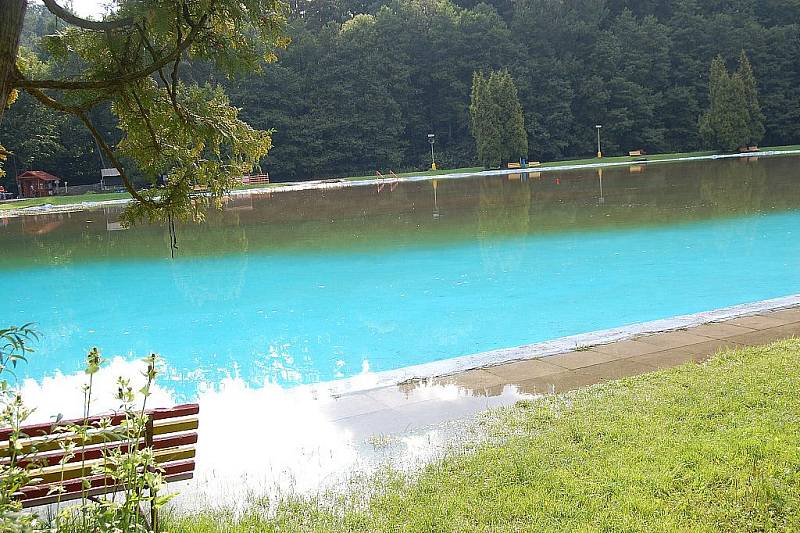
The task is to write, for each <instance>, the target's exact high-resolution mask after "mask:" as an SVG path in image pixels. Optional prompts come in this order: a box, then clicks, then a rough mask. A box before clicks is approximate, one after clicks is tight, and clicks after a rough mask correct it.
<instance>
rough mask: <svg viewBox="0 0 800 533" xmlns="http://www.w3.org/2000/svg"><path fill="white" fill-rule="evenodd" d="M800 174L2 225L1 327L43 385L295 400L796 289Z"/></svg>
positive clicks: (509, 187) (792, 162) (438, 193)
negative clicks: (150, 222)
mask: <svg viewBox="0 0 800 533" xmlns="http://www.w3.org/2000/svg"><path fill="white" fill-rule="evenodd" d="M798 163H800V159H799V158H796V157H783V158H770V159H761V160H757V161H752V160H750V161H748V160H732V161H710V162H693V163H681V164H664V165H658V166H656V165H654V166H650V167H647V166H638V167H637V166H635V167H631V168H627V167H626V168H617V169H605V170H598V169H591V170H588V169H587V170H580V171H570V172H561V173H541V174H532V175H531V176H530V177H528V178H527V179H526V178H525V176H520V175H511V176H494V177H474V178H464V179H458V180H439V181H433V182H430V181H429V182H413V183H399V184H392V185H390V184H384V185H377V186H376V185H370V186H359V187H347V188H341V189H326V190H307V191H295V192H274V193H272V194H258V195H251V196H241V197H236V198H234V199H233V200H231V201H230V202H228V204H227V205H226V206H225V209H224V210H223V211H221V212H212V213H210V214H209V220H208V222H207V223H206V224H204V225H200V226H183V227H180V228H179V230H178V239H179V250H178V255H177V257H176V258H175V259H174V260H173V259H170V253H169V238H168V236H167V234H166V232H165V230H164V229H163V228H161V227H136V228H133V229H130V230H120V227H119V224H118V220H117V215H118V211H117V210H115V209H106V210H95V211H86V212H77V213H69V214H67V213H64V214H52V215H42V216H30V217H21V218H17V219H6V220H0V250H2V252H0V291H2V294H3V296H4V298H3V299H4V303H3V305H2V311H0V314H1V315H2V321H1V322H2V324H21V323H25V322H31V321H33V322H36V323H37V325H38V328H39V330H40V331H41V332H42V334H43V338H42V340H41V342H40V343H39V344H38V347H37V352H36V353H35V354H34V356H32V357H31V361H30V363H29V364H28V365H26V366H25V367H23V368H22V369H21V373H22V374H23V375H24V376H28V377H33V378H35V379H41V378H42V377H44V376H47V375H53V374H54V373H56V372H62V373H64V374H70V373H73V372H76V371H78V370H79V369H80V368H81V363H82V360H83V356H84V354H85V352H86V351H87V350H88V349H89V348H90V347H92V346H99V347H100V348H101V349H102V351H103V353H104V354H105V355H106V356H107V357H111V356H114V355H120V356H122V357H124V358H126V359H135V358H140V357H143V356H144V355H146V354H147V353H148V352H150V351H155V352H158V353H160V354H162V355H163V356H164V357H165V358H166V361H167V379H166V382H165V386H167V387H169V388H170V389H172V390H173V391H174V392H175V393H176V397H177V398H178V399H192V398H194V397H196V396H197V394H198V391H199V390H203V389H205V388H208V387H211V388H213V387H214V385H215V384H216V383H219V382H220V381H221V380H222V379H224V378H225V377H228V376H237V377H239V378H241V379H242V380H244V382H246V383H248V384H249V385H251V386H260V385H263V384H265V383H277V384H279V385H281V386H283V387H292V386H294V385H298V384H303V383H316V382H324V381H330V380H335V379H340V378H347V377H352V376H355V375H358V374H361V373H364V372H379V371H385V370H392V369H397V368H400V367H405V366H410V365H415V364H420V363H425V362H430V361H435V360H441V359H447V358H451V357H456V356H461V355H466V354H472V353H477V352H483V351H488V350H493V349H497V348H504V347H510V346H518V345H522V344H529V343H534V342H540V341H544V340H548V339H553V338H557V337H564V336H567V335H574V334H578V333H584V332H589V331H595V330H600V329H606V328H611V327H616V326H622V325H626V324H631V323H637V322H643V321H649V320H655V319H659V318H666V317H670V316H674V315H681V314H689V313H696V312H700V311H705V310H709V309H715V308H719V307H725V306H730V305H735V304H740V303H745V302H751V301H757V300H764V299H767V298H775V297H779V296H784V295H789V294H795V293H799V292H800V268H798V267H800V246H799V245H798V244H797V243H796V241H797V237H798V232H799V231H800V230H798V228H800V210H798V208H800V170H798V169H799V168H800V167H799V166H798Z"/></svg>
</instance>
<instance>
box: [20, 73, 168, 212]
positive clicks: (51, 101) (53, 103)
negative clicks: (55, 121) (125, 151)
mask: <svg viewBox="0 0 800 533" xmlns="http://www.w3.org/2000/svg"><path fill="white" fill-rule="evenodd" d="M25 92H27V93H28V94H30V95H31V96H33V97H34V98H36V99H37V100H39V102H41V103H42V104H44V105H45V106H47V107H49V108H51V109H55V110H57V111H61V112H62V113H69V114H71V115H75V116H76V117H78V118H79V119H80V121H81V122H83V124H84V125H85V126H86V128H87V129H88V130H89V132H90V133H91V134H92V137H93V138H94V140H96V141H97V143H98V144H99V145H100V149H101V150H103V152H105V154H106V156H107V157H108V159H109V160H110V161H111V164H112V165H114V168H116V169H117V171H119V175H120V177H121V178H122V183H123V185H125V189H127V191H128V192H129V193H130V195H131V196H132V197H133V198H135V199H136V200H138V201H139V202H141V203H143V204H148V205H155V202H153V201H152V200H150V199H148V198H145V197H143V196H142V195H141V194H139V192H138V191H137V190H136V188H135V187H134V186H133V184H132V183H131V181H130V179H129V178H128V175H127V174H126V173H125V169H124V168H123V167H122V164H121V163H120V162H119V159H117V156H116V154H114V151H113V150H112V149H111V147H110V146H108V144H107V143H106V141H105V139H103V136H102V135H100V132H99V131H97V128H95V127H94V124H92V122H91V121H90V120H89V117H87V116H86V111H84V110H83V109H81V108H79V107H75V106H68V105H65V104H62V103H61V102H59V101H58V100H56V99H55V98H51V97H49V96H47V95H46V94H44V93H43V92H42V91H40V90H39V89H35V88H32V87H28V88H26V89H25Z"/></svg>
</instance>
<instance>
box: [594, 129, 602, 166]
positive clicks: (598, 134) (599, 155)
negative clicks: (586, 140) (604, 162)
mask: <svg viewBox="0 0 800 533" xmlns="http://www.w3.org/2000/svg"><path fill="white" fill-rule="evenodd" d="M595 128H596V129H597V159H602V158H603V150H602V148H600V130H601V129H602V128H603V126H602V125H601V124H598V125H597V126H595Z"/></svg>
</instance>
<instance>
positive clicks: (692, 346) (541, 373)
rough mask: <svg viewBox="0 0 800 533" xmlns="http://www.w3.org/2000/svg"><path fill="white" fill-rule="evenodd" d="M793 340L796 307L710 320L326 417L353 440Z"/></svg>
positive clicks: (331, 409) (473, 373) (446, 382)
mask: <svg viewBox="0 0 800 533" xmlns="http://www.w3.org/2000/svg"><path fill="white" fill-rule="evenodd" d="M793 336H800V308H792V309H785V310H781V311H775V312H766V313H762V314H757V315H752V316H746V317H741V318H736V319H733V320H727V321H724V322H712V323H708V324H704V325H701V326H698V327H694V328H691V329H683V330H677V331H670V332H665V333H658V334H654V335H647V336H641V337H637V338H635V339H632V340H625V341H620V342H616V343H612V344H606V345H601V346H592V347H587V348H585V349H580V350H577V351H572V352H569V353H562V354H558V355H552V356H548V357H542V358H539V359H532V360H527V361H519V362H514V363H508V364H503V365H498V366H492V367H487V368H483V369H479V370H470V371H467V372H463V373H460V374H455V375H452V376H446V377H440V378H433V379H430V380H425V381H420V382H415V383H410V384H403V385H399V386H393V387H386V388H381V389H375V390H370V391H365V392H359V393H353V394H346V395H343V396H341V397H339V398H338V399H337V400H336V401H334V402H331V403H329V404H327V406H326V410H325V416H326V418H327V419H328V420H331V421H335V422H336V424H337V425H338V426H341V427H344V428H347V429H350V430H351V431H352V432H353V434H354V436H355V437H356V438H370V437H372V436H374V435H388V434H399V433H409V432H413V431H418V430H421V429H424V428H425V427H428V426H431V425H434V424H439V423H442V422H444V421H448V420H453V419H458V418H463V417H466V416H469V415H472V414H475V413H477V412H479V411H482V410H485V409H488V408H491V407H497V406H502V405H509V404H513V403H515V402H516V401H518V400H519V399H521V398H526V397H530V396H531V395H537V394H553V393H561V392H565V391H569V390H573V389H577V388H580V387H584V386H588V385H592V384H595V383H599V382H603V381H609V380H614V379H619V378H623V377H627V376H634V375H638V374H644V373H647V372H652V371H655V370H658V369H663V368H669V367H673V366H678V365H681V364H684V363H687V362H691V361H694V362H702V361H705V360H707V359H709V358H710V357H712V356H713V355H714V354H716V353H717V352H718V351H720V350H722V349H725V348H729V347H739V346H755V345H762V344H768V343H770V342H773V341H777V340H781V339H785V338H788V337H793Z"/></svg>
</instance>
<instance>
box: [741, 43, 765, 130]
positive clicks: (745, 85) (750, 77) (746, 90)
mask: <svg viewBox="0 0 800 533" xmlns="http://www.w3.org/2000/svg"><path fill="white" fill-rule="evenodd" d="M734 81H735V82H736V83H737V84H738V85H739V87H740V90H741V91H742V92H743V94H744V101H745V109H746V110H747V131H748V138H747V144H750V145H754V144H758V143H760V142H761V140H762V139H763V138H764V134H765V133H766V130H765V128H764V113H763V112H762V111H761V104H760V103H759V101H758V82H756V77H755V74H753V67H752V65H751V64H750V60H749V59H748V57H747V54H746V53H745V51H744V50H742V54H741V55H740V56H739V68H738V69H737V70H736V74H735V75H734Z"/></svg>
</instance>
